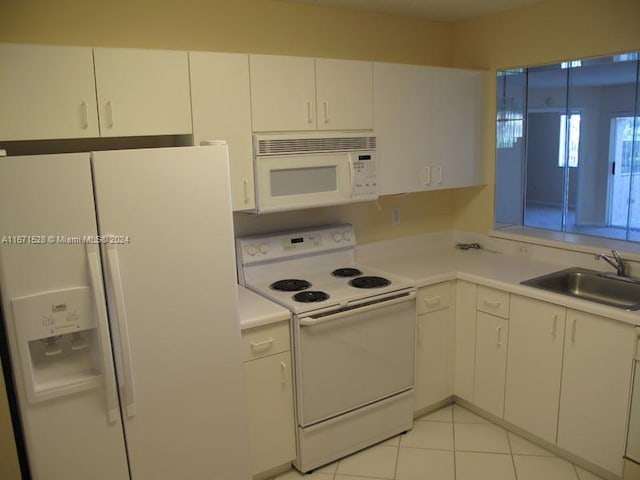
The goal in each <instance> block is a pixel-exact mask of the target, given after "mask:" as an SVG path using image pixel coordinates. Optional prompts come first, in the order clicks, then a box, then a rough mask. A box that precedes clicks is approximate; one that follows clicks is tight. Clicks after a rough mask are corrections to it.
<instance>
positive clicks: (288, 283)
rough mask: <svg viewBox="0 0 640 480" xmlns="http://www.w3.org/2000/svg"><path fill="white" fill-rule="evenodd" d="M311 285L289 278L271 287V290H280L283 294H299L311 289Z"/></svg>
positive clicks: (304, 281)
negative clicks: (301, 291)
mask: <svg viewBox="0 0 640 480" xmlns="http://www.w3.org/2000/svg"><path fill="white" fill-rule="evenodd" d="M310 286H311V284H310V283H309V282H307V281H306V280H298V279H296V278H287V279H285V280H278V281H277V282H274V283H272V284H271V285H270V288H273V289H274V290H280V291H281V292H298V291H300V290H305V289H307V288H309V287H310Z"/></svg>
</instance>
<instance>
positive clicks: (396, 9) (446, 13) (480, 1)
mask: <svg viewBox="0 0 640 480" xmlns="http://www.w3.org/2000/svg"><path fill="white" fill-rule="evenodd" d="M285 1H291V2H299V3H310V4H314V5H326V6H332V7H337V8H346V9H351V10H364V11H369V12H379V13H392V14H396V15H404V16H408V17H418V18H425V19H430V20H440V21H446V22H455V21H459V20H465V19H469V18H473V17H479V16H481V15H485V14H488V13H494V12H498V11H501V10H510V9H512V8H517V7H521V6H523V5H529V4H532V3H537V2H539V1H541V0H285Z"/></svg>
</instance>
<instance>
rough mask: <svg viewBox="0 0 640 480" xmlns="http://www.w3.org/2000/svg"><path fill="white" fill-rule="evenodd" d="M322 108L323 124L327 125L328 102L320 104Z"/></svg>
mask: <svg viewBox="0 0 640 480" xmlns="http://www.w3.org/2000/svg"><path fill="white" fill-rule="evenodd" d="M322 105H323V106H324V123H329V102H322Z"/></svg>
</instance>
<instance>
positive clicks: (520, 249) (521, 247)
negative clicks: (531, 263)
mask: <svg viewBox="0 0 640 480" xmlns="http://www.w3.org/2000/svg"><path fill="white" fill-rule="evenodd" d="M516 255H517V256H519V257H527V258H531V245H529V244H528V243H518V244H516Z"/></svg>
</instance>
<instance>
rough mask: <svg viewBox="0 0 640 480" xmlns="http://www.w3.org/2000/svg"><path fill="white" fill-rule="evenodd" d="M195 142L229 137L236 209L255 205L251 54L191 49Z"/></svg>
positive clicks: (232, 192)
mask: <svg viewBox="0 0 640 480" xmlns="http://www.w3.org/2000/svg"><path fill="white" fill-rule="evenodd" d="M189 67H190V72H191V109H192V111H193V142H194V144H195V145H199V144H200V142H202V141H203V140H226V141H227V143H228V144H229V167H230V169H231V196H232V203H233V209H234V210H249V209H252V208H254V207H255V195H254V191H253V185H254V184H253V153H252V147H251V99H250V91H249V56H248V55H243V54H236V53H209V52H190V53H189Z"/></svg>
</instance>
